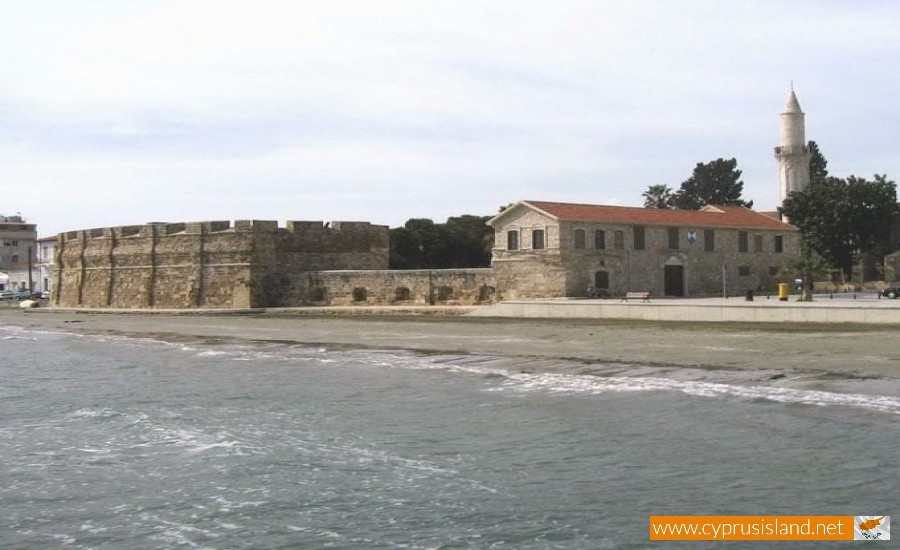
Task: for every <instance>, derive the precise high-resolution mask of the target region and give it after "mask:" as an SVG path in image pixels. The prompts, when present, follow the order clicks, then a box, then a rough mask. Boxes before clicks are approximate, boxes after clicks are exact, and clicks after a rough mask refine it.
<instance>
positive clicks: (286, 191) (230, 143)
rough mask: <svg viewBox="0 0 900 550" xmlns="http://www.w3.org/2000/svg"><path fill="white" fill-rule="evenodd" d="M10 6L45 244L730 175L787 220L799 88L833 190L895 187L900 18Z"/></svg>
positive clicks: (599, 192) (307, 4)
mask: <svg viewBox="0 0 900 550" xmlns="http://www.w3.org/2000/svg"><path fill="white" fill-rule="evenodd" d="M0 8H2V17H0V75H2V78H0V174H2V181H3V187H4V191H3V194H4V197H3V201H2V203H0V204H2V207H0V213H4V214H15V213H17V212H21V213H22V214H23V215H24V216H26V217H27V218H28V220H29V221H32V222H35V223H37V224H38V226H39V231H40V234H41V235H42V236H46V235H50V234H55V233H57V232H60V231H67V230H73V229H83V228H91V227H102V226H107V225H131V224H142V223H146V222H150V221H191V220H193V221H200V220H229V219H230V220H234V219H248V218H255V219H270V220H280V221H284V220H288V219H292V220H323V221H324V220H369V221H372V222H376V223H381V224H386V225H390V226H396V225H400V224H402V223H403V222H404V221H405V220H406V219H408V218H413V217H429V218H432V219H434V220H436V221H444V220H445V219H446V218H447V217H448V216H453V215H459V214H479V215H488V214H493V213H495V212H496V211H497V209H498V207H499V206H500V205H504V204H507V203H510V202H513V201H515V200H519V199H540V200H553V201H569V202H589V203H605V204H621V205H635V206H638V205H640V204H641V193H642V192H643V191H644V190H646V188H647V187H648V186H649V185H651V184H658V183H664V184H668V185H670V186H672V187H674V188H677V187H678V186H679V185H680V183H681V182H682V181H683V180H685V179H686V178H687V177H689V176H690V174H691V171H692V169H693V166H694V165H695V164H696V163H697V162H705V161H709V160H713V159H716V158H718V157H725V158H730V157H736V158H737V159H738V166H739V168H741V169H742V170H743V171H744V175H743V180H744V182H745V192H744V195H745V197H746V198H748V199H752V200H754V201H755V203H756V206H757V208H761V209H771V208H773V207H774V206H775V204H776V201H777V193H778V181H777V174H778V172H777V165H776V163H775V161H774V159H773V154H772V148H773V147H774V146H775V145H777V140H778V113H779V112H780V111H781V108H782V106H783V105H784V102H785V100H786V98H787V95H788V93H789V90H790V82H791V80H793V82H794V88H795V90H796V91H797V95H798V97H799V99H800V104H801V105H802V107H803V109H804V111H805V112H806V113H807V138H808V139H813V140H815V141H817V142H818V144H819V146H820V148H821V150H822V151H823V153H824V154H825V156H826V158H827V159H828V161H829V165H828V168H829V170H830V171H831V173H832V174H834V175H838V176H846V175H850V174H856V175H861V176H870V175H872V174H873V173H886V174H888V176H889V177H891V178H892V179H898V178H900V145H898V144H900V99H898V98H900V76H898V75H900V73H898V71H897V68H898V65H900V63H898V59H900V26H898V25H897V21H900V2H893V1H883V2H877V1H868V2H867V1H861V2H845V1H827V0H824V1H823V0H816V1H808V2H804V1H795V2H790V1H778V2H775V1H771V2H767V1H755V2H724V1H705V0H691V1H682V2H678V1H665V2H663V1H640V2H637V1H636V2H624V1H621V0H616V1H598V0H586V1H576V0H571V1H568V0H554V1H553V2H548V1H531V0H518V1H516V2H513V1H509V0H506V1H490V0H476V1H468V0H454V1H446V0H443V1H431V0H421V1H402V0H391V1H381V2H379V1H374V0H369V1H358V2H357V1H343V0H327V1H325V0H321V1H312V0H254V1H252V2H251V1H241V2H238V1H230V0H210V1H206V0H170V1H164V0H159V1H154V0H132V1H127V2H123V1H116V0H33V1H21V0H0Z"/></svg>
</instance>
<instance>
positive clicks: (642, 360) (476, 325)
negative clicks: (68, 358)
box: [0, 309, 900, 378]
mask: <svg viewBox="0 0 900 550" xmlns="http://www.w3.org/2000/svg"><path fill="white" fill-rule="evenodd" d="M0 322H2V323H3V324H6V325H18V326H23V327H29V328H32V329H42V330H54V331H56V330H59V331H65V332H76V333H115V334H123V335H131V336H157V337H163V338H167V339H193V338H198V337H199V338H205V339H217V338H223V339H246V340H256V341H281V342H296V343H302V344H319V345H326V346H362V347H372V348H383V349H408V350H418V351H424V352H436V353H453V354H456V353H459V354H469V353H471V354H479V355H493V356H505V357H521V358H522V359H523V362H526V361H527V360H531V361H534V360H542V361H543V360H564V361H575V362H584V363H620V364H623V365H627V364H650V365H673V366H682V367H699V368H715V369H753V370H761V369H777V370H785V371H813V372H823V371H824V372H832V373H840V374H842V375H858V376H871V375H874V376H885V377H890V378H900V345H898V342H897V339H896V334H897V330H896V328H890V327H873V326H858V325H827V326H823V325H815V326H810V325H805V326H804V325H791V326H783V325H780V326H773V325H762V324H758V323H754V324H734V323H728V324H725V323H718V324H714V323H666V322H641V321H610V320H596V321H593V320H591V321H588V320H561V319H554V320H539V319H527V320H526V319H521V320H520V319H491V318H471V317H458V316H456V317H418V316H403V317H362V316H327V317H325V316H322V317H310V316H291V315H274V316H270V315H208V314H207V315H167V314H143V313H137V314H135V313H129V314H87V313H64V312H53V311H49V310H43V311H40V312H38V311H28V312H24V311H16V310H13V309H4V310H0Z"/></svg>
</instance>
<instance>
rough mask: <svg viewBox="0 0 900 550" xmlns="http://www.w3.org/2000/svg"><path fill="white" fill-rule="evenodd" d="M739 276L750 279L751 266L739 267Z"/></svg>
mask: <svg viewBox="0 0 900 550" xmlns="http://www.w3.org/2000/svg"><path fill="white" fill-rule="evenodd" d="M737 274H738V277H749V276H750V266H749V265H739V266H737Z"/></svg>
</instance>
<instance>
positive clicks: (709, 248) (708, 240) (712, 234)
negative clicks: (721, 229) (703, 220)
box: [703, 229, 716, 252]
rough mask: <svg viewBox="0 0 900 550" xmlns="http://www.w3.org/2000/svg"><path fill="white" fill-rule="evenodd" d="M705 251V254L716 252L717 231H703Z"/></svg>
mask: <svg viewBox="0 0 900 550" xmlns="http://www.w3.org/2000/svg"><path fill="white" fill-rule="evenodd" d="M703 251H704V252H715V251H716V230H715V229H704V230H703Z"/></svg>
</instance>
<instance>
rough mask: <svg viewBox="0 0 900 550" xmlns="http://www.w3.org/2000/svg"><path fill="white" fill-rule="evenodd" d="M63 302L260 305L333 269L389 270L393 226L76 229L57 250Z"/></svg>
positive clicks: (254, 223) (248, 223) (217, 224)
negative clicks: (296, 282) (305, 277)
mask: <svg viewBox="0 0 900 550" xmlns="http://www.w3.org/2000/svg"><path fill="white" fill-rule="evenodd" d="M55 262H56V265H57V270H56V273H55V277H56V281H55V289H56V292H55V294H54V297H53V303H54V305H57V306H61V307H96V308H107V307H112V308H250V307H266V306H269V305H277V303H278V302H279V301H280V299H279V295H280V294H281V293H282V291H281V290H280V288H279V287H278V286H277V284H278V283H279V282H281V281H284V280H290V279H291V278H296V277H297V276H298V275H299V273H301V272H306V271H311V270H324V269H332V270H333V269H361V270H368V269H386V268H387V264H388V228H387V227H385V226H378V225H372V224H370V223H367V222H333V223H330V224H329V223H322V222H288V223H287V225H286V227H284V228H281V227H279V226H278V223H277V222H273V221H260V220H239V221H236V222H234V225H232V224H231V223H230V222H227V221H214V222H196V223H152V224H147V225H142V226H127V227H111V228H100V229H89V230H83V231H70V232H67V233H62V234H60V235H59V239H58V245H57V248H56V258H55Z"/></svg>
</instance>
